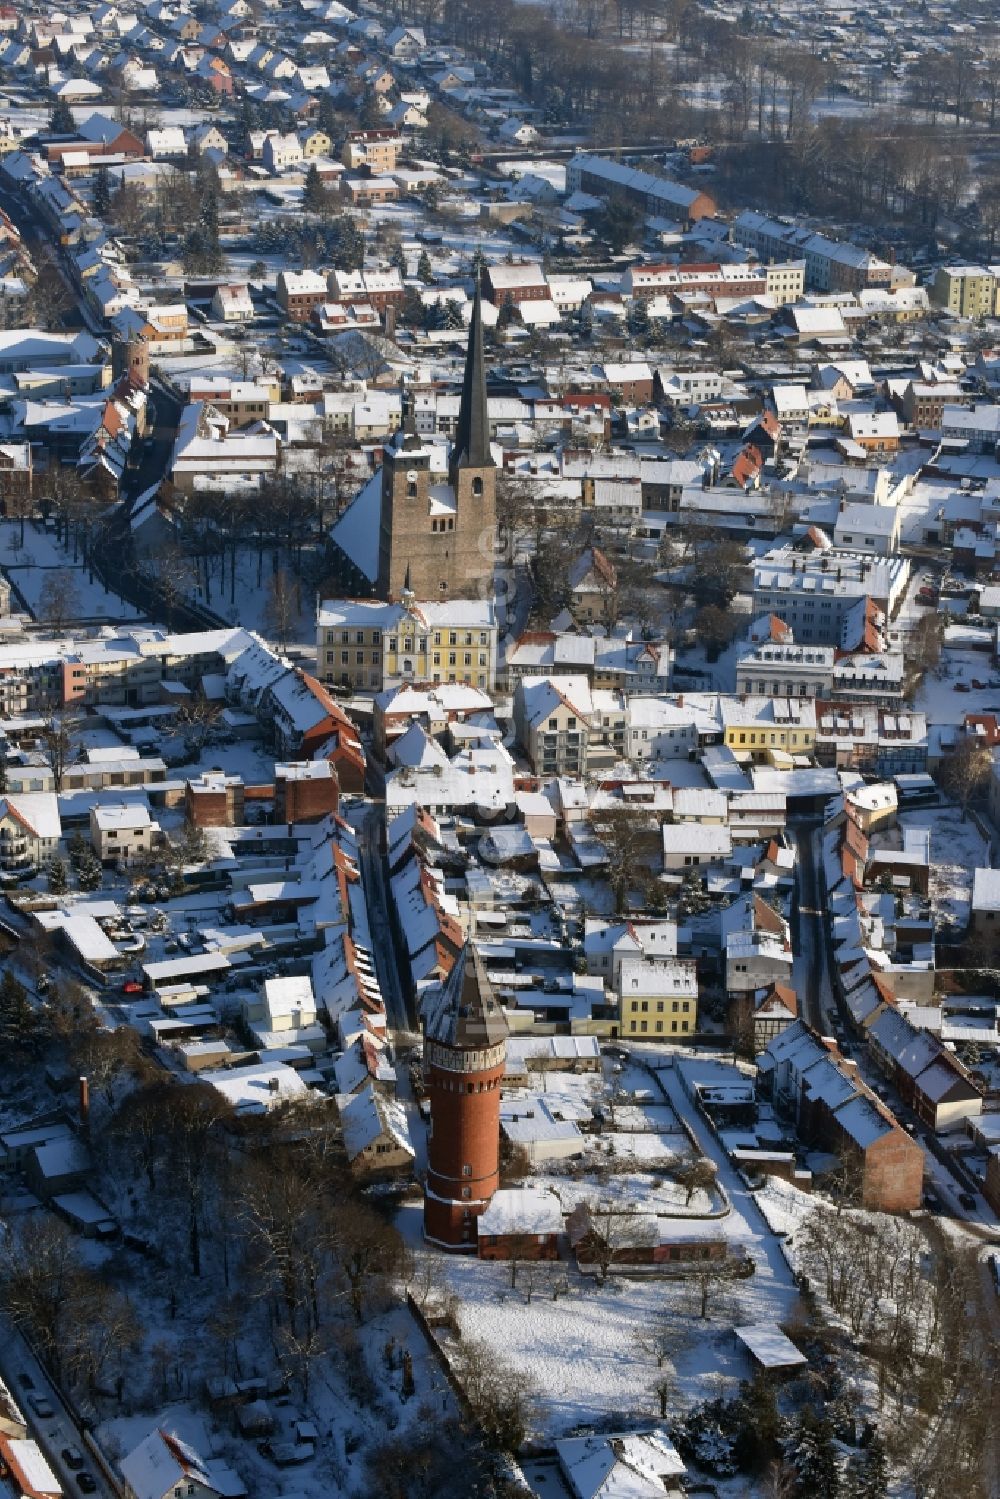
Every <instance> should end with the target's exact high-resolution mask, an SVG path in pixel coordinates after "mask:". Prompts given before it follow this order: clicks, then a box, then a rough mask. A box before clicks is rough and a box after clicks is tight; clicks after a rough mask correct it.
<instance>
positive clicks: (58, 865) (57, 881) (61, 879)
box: [45, 854, 69, 895]
mask: <svg viewBox="0 0 1000 1499" xmlns="http://www.w3.org/2000/svg"><path fill="white" fill-rule="evenodd" d="M45 878H46V881H47V882H48V887H49V894H50V895H65V893H66V887H67V886H68V884H69V871H68V870H67V868H66V861H65V859H61V858H60V857H59V855H58V854H53V855H52V857H51V859H48V860H46V863H45Z"/></svg>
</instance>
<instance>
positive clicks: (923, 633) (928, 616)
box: [906, 609, 944, 675]
mask: <svg viewBox="0 0 1000 1499" xmlns="http://www.w3.org/2000/svg"><path fill="white" fill-rule="evenodd" d="M943 641H944V619H943V618H942V616H941V615H940V614H939V613H938V612H937V610H936V609H932V610H929V611H928V612H927V613H925V614H922V615H921V616H920V618H919V619H918V620H917V622H916V624H915V625H914V626H913V629H912V630H911V631H910V634H909V637H908V639H907V642H906V654H907V655H908V656H909V658H910V661H911V662H912V664H913V667H914V668H915V670H916V671H917V672H918V673H920V674H921V675H922V674H923V673H924V672H928V671H935V670H936V669H937V667H938V666H939V665H940V662H941V646H942V643H943Z"/></svg>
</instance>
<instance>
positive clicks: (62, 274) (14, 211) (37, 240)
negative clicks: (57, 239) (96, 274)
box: [0, 187, 102, 337]
mask: <svg viewBox="0 0 1000 1499" xmlns="http://www.w3.org/2000/svg"><path fill="white" fill-rule="evenodd" d="M0 208H2V209H3V210H4V212H5V213H6V214H8V215H9V216H10V218H11V219H12V220H13V222H14V224H15V225H16V226H17V228H18V230H19V232H20V234H21V238H22V239H23V240H24V243H25V245H26V247H27V249H28V251H29V253H30V255H31V258H32V260H33V261H34V262H35V269H36V270H38V271H41V269H42V266H43V265H49V266H51V267H52V268H53V269H54V270H55V272H56V274H57V275H58V277H59V279H60V280H61V281H62V283H63V285H64V286H65V288H66V293H67V296H68V297H69V305H68V306H67V308H66V310H65V312H63V314H62V316H61V317H60V320H59V321H60V322H61V324H62V326H63V327H64V328H65V329H67V330H68V331H76V330H78V329H80V328H86V329H87V330H88V332H90V333H93V334H95V336H97V337H101V336H102V330H101V329H100V328H99V327H98V326H97V325H96V324H95V322H94V320H93V318H91V317H90V316H88V314H87V313H86V311H85V310H84V308H83V306H82V304H81V301H80V297H79V294H78V292H77V289H76V287H75V286H74V285H73V283H72V281H71V280H70V278H69V276H68V274H67V272H66V270H65V268H64V266H63V264H62V260H61V258H60V256H59V252H58V250H56V249H55V248H54V246H53V244H52V234H51V231H50V229H49V227H48V225H47V224H46V223H45V221H44V220H43V219H41V218H40V217H39V216H38V214H37V213H36V212H35V210H34V207H33V206H32V204H31V203H29V202H28V199H27V198H26V197H25V196H23V195H22V194H21V193H16V192H12V191H11V190H10V188H6V187H0Z"/></svg>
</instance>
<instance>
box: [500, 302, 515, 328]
mask: <svg viewBox="0 0 1000 1499" xmlns="http://www.w3.org/2000/svg"><path fill="white" fill-rule="evenodd" d="M513 321H514V304H513V302H512V301H511V299H510V297H504V299H503V301H502V302H501V303H500V311H499V312H498V314H497V327H498V328H509V327H510V325H511V323H512V322H513Z"/></svg>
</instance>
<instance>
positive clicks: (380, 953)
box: [358, 802, 414, 1031]
mask: <svg viewBox="0 0 1000 1499" xmlns="http://www.w3.org/2000/svg"><path fill="white" fill-rule="evenodd" d="M384 821H385V807H384V805H383V804H382V803H380V802H376V803H375V805H374V806H373V807H372V809H371V811H370V812H369V813H368V816H367V817H366V818H365V820H364V822H363V823H362V824H361V828H360V830H359V833H358V856H359V858H360V861H361V879H362V881H363V883H364V887H365V900H366V902H367V905H368V921H369V925H370V927H371V934H372V947H373V949H374V956H375V969H376V972H377V973H378V982H379V988H380V989H381V990H382V998H383V1000H384V1001H385V1009H386V1015H387V1016H388V1019H389V1025H390V1026H391V1027H392V1029H393V1030H395V1031H412V1030H413V1028H414V1026H413V1022H412V1020H411V1019H410V1015H409V1012H408V1009H407V1004H406V998H405V995H406V990H405V988H404V986H403V983H402V981H401V979H400V975H399V969H398V967H397V965H396V948H395V943H394V941H393V933H392V923H391V920H390V917H389V900H388V894H387V891H386V870H385V863H384V861H383V859H382V849H381V838H382V827H383V824H384Z"/></svg>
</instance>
